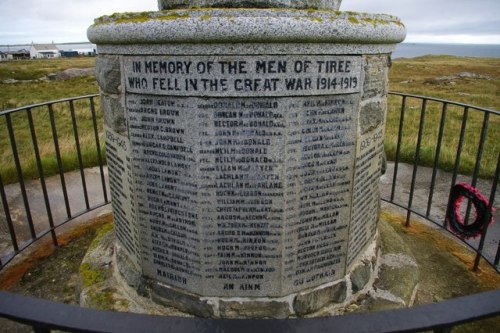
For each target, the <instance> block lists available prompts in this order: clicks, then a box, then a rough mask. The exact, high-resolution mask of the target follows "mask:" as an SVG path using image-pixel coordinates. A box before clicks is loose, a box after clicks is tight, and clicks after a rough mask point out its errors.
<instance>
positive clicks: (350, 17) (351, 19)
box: [348, 16, 360, 24]
mask: <svg viewBox="0 0 500 333" xmlns="http://www.w3.org/2000/svg"><path fill="white" fill-rule="evenodd" d="M348 20H349V22H351V23H354V24H359V23H360V22H359V20H358V19H357V18H356V17H354V16H349V18H348Z"/></svg>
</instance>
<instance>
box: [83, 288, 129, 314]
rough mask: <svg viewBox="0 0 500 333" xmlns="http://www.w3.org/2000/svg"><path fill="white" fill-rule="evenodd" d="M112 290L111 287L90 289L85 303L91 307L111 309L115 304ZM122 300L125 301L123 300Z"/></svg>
mask: <svg viewBox="0 0 500 333" xmlns="http://www.w3.org/2000/svg"><path fill="white" fill-rule="evenodd" d="M114 292H115V290H114V289H113V288H105V289H99V290H98V289H93V290H90V291H89V293H88V294H87V296H88V298H87V304H88V306H90V307H91V308H93V309H98V310H113V309H114V305H115V300H114V297H113V294H114ZM123 302H126V301H124V300H123Z"/></svg>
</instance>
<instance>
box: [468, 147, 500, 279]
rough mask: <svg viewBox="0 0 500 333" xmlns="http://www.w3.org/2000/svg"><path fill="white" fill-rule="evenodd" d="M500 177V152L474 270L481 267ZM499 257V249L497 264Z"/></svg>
mask: <svg viewBox="0 0 500 333" xmlns="http://www.w3.org/2000/svg"><path fill="white" fill-rule="evenodd" d="M498 178H500V154H498V157H497V167H496V170H495V178H494V179H493V185H492V186H491V192H490V199H489V202H488V210H487V211H486V214H485V216H484V218H485V219H486V221H484V223H486V226H485V228H484V231H483V233H482V234H481V240H480V241H479V246H478V247H477V251H476V258H475V259H474V267H473V270H474V271H476V270H477V268H478V267H479V261H480V260H481V256H482V253H483V247H484V241H485V240H486V234H487V232H488V224H489V223H488V221H489V220H490V218H491V211H492V208H493V205H494V203H495V194H496V192H497V185H498ZM499 246H500V244H499ZM497 258H498V251H497V255H496V256H495V262H496V263H495V265H497V264H498V259H497Z"/></svg>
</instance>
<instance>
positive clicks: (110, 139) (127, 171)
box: [104, 127, 141, 267]
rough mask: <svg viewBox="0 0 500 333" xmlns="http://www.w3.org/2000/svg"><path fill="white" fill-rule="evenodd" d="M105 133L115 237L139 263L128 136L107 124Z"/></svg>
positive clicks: (133, 259)
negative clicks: (122, 134) (118, 132)
mask: <svg viewBox="0 0 500 333" xmlns="http://www.w3.org/2000/svg"><path fill="white" fill-rule="evenodd" d="M104 135H105V137H106V158H107V160H108V161H109V163H110V164H111V165H113V167H111V168H108V173H109V188H110V191H111V198H112V200H111V205H112V206H113V220H114V222H115V232H116V237H117V239H118V241H119V242H120V244H121V245H122V247H123V250H124V251H126V252H127V253H128V255H129V257H130V259H132V262H133V263H134V264H135V265H136V266H137V267H141V264H140V259H141V258H140V253H141V250H140V249H141V245H140V244H141V239H140V235H139V230H138V227H137V225H136V224H135V221H136V220H137V209H136V206H135V204H134V203H135V202H136V200H135V190H134V187H135V186H134V180H133V178H134V177H133V174H132V166H131V161H130V159H131V158H130V145H129V143H128V140H127V138H125V137H123V136H121V135H119V134H117V133H115V132H114V131H113V130H112V129H110V128H109V127H105V128H104Z"/></svg>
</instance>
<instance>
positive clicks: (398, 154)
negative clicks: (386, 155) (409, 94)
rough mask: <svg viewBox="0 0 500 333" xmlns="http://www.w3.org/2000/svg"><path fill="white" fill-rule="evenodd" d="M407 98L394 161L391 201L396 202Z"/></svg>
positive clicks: (403, 104)
mask: <svg viewBox="0 0 500 333" xmlns="http://www.w3.org/2000/svg"><path fill="white" fill-rule="evenodd" d="M405 109H406V96H403V100H402V101H401V113H400V116H399V129H398V143H397V146H396V160H395V161H394V172H393V175H392V187H391V201H394V192H395V191H396V182H397V179H398V165H399V159H400V158H401V141H402V140H401V139H402V138H403V126H404V122H405Z"/></svg>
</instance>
